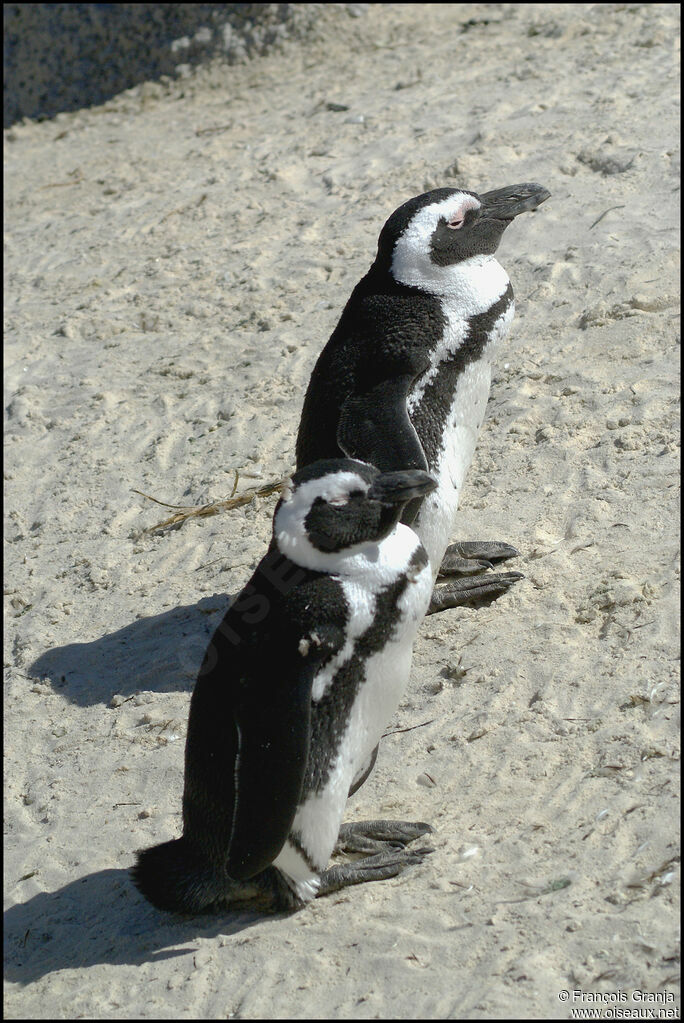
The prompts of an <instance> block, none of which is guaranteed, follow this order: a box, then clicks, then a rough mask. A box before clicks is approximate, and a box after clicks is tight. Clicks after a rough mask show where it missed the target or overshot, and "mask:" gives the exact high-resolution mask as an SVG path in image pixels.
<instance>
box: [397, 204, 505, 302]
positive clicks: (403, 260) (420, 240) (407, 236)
mask: <svg viewBox="0 0 684 1023" xmlns="http://www.w3.org/2000/svg"><path fill="white" fill-rule="evenodd" d="M481 205H482V204H481V203H480V200H479V199H476V198H475V196H474V195H468V193H467V192H456V193H455V194H454V195H450V196H449V198H448V199H442V200H441V202H435V203H432V204H431V205H430V206H423V208H422V209H420V210H418V212H417V213H415V214H414V216H413V217H412V219H411V221H410V223H409V225H408V227H407V228H406V229H405V230H404V232H403V233H402V235H401V237H400V238H399V239H398V241H397V243H396V245H395V246H394V253H393V254H392V276H393V277H394V279H395V280H397V281H399V282H400V283H401V284H408V285H410V286H411V287H414V288H420V289H421V290H422V291H428V292H430V293H431V294H434V295H446V294H453V293H454V288H456V289H458V287H459V284H458V279H457V278H458V275H457V274H456V277H455V276H454V271H457V270H458V267H459V266H460V265H461V264H455V265H453V266H437V265H436V263H433V261H432V258H431V255H430V248H431V242H432V236H433V234H434V233H435V230H436V228H437V225H438V224H439V222H440V221H441V220H446V221H447V223H454V224H457V223H459V222H461V221H462V220H463V218H464V217H465V215H466V213H467V212H468V210H479V209H480V206H481ZM453 230H454V231H458V230H459V228H457V227H454V228H453ZM472 258H474V259H478V260H486V259H489V258H490V257H488V256H475V257H472ZM464 262H466V263H469V262H470V260H465V261H464Z"/></svg>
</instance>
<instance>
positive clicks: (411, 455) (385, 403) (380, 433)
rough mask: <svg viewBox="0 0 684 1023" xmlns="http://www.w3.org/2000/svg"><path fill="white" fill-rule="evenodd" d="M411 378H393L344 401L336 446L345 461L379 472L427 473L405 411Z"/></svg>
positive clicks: (422, 452) (418, 442)
mask: <svg viewBox="0 0 684 1023" xmlns="http://www.w3.org/2000/svg"><path fill="white" fill-rule="evenodd" d="M414 378H415V374H413V373H411V374H404V375H402V376H397V377H393V378H392V379H390V380H383V381H382V382H381V383H379V384H376V385H375V386H374V387H372V388H370V390H368V391H365V392H364V393H363V394H350V395H349V396H348V397H347V399H346V400H345V402H344V404H343V405H342V408H341V410H340V419H339V423H338V426H337V443H338V445H339V447H340V448H341V450H342V451H343V452H344V453H345V455H346V456H347V458H358V459H359V460H360V461H362V462H370V463H371V465H374V466H376V468H378V469H380V470H381V472H391V471H392V470H393V469H396V470H401V469H422V470H423V471H424V472H427V470H428V463H427V458H426V457H425V452H424V451H423V445H422V444H421V443H420V440H419V438H418V434H417V433H416V430H415V428H414V426H413V423H412V422H411V420H410V418H409V414H408V410H407V408H406V401H407V397H408V392H409V388H410V386H411V384H412V382H413V380H414Z"/></svg>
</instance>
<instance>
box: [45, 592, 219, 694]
mask: <svg viewBox="0 0 684 1023" xmlns="http://www.w3.org/2000/svg"><path fill="white" fill-rule="evenodd" d="M230 600H231V598H230V596H229V595H228V594H225V593H222V594H215V595H214V596H213V597H204V598H203V599H202V600H200V601H199V602H198V603H197V604H192V605H188V606H185V607H176V608H173V610H171V611H165V612H164V613H163V614H159V615H153V616H151V617H149V618H138V619H136V620H135V621H134V622H131V623H130V625H126V626H124V628H123V629H119V630H118V631H117V632H112V633H108V634H107V635H104V636H102V637H101V638H100V639H96V640H93V642H91V643H69V644H68V645H67V646H62V647H55V648H54V649H53V650H48V651H46V652H45V653H44V654H41V656H40V657H39V658H38V659H37V660H36V661H34V662H33V664H32V665H31V667H30V668H29V671H30V673H31V675H32V676H34V677H38V678H42V679H49V681H50V682H51V684H52V686H53V688H54V689H55V690H56V691H57V692H59V693H60V694H61V695H62V696H64V698H65V699H67V700H69V701H70V702H71V703H75V704H78V705H79V706H81V707H90V706H93V705H95V704H105V705H106V704H108V703H109V701H110V700H111V698H112V697H113V696H114V695H116V694H120V695H121V696H131V695H132V694H133V693H135V692H138V691H139V690H151V691H153V692H187V691H189V690H191V689H192V688H193V686H194V683H195V679H196V677H197V672H198V671H199V667H200V664H201V663H202V658H203V656H204V652H205V650H206V649H207V646H208V643H209V639H210V637H211V635H212V633H213V631H214V630H215V628H216V626H217V625H218V624H219V622H220V620H221V618H222V617H223V615H224V614H225V613H226V611H227V609H228V606H229V604H230Z"/></svg>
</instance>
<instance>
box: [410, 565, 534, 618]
mask: <svg viewBox="0 0 684 1023" xmlns="http://www.w3.org/2000/svg"><path fill="white" fill-rule="evenodd" d="M524 578H525V576H524V575H523V574H522V572H501V573H500V574H499V575H487V576H476V577H468V578H465V579H454V580H451V581H450V582H448V583H443V584H442V585H439V586H435V588H434V590H433V591H432V597H431V598H430V606H429V607H428V609H427V611H426V612H425V613H426V614H428V615H432V614H435V613H436V612H437V611H445V610H446V609H447V608H450V607H488V606H489V605H490V604H491V603H492V601H493V600H496V598H497V597H500V596H501V594H502V593H506V591H507V590H508V589H509V588H510V587H511V586H512V585H513V583H516V582H517V581H518V580H519V579H524Z"/></svg>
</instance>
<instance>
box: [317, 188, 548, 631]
mask: <svg viewBox="0 0 684 1023" xmlns="http://www.w3.org/2000/svg"><path fill="white" fill-rule="evenodd" d="M548 197H549V192H548V191H547V190H546V189H545V188H543V187H542V186H541V185H537V184H532V183H526V184H520V185H511V186H509V187H507V188H499V189H497V190H495V191H493V192H485V193H484V194H482V195H477V194H476V193H475V192H469V191H464V190H462V189H454V188H438V189H435V190H434V191H432V192H426V193H425V194H423V195H419V196H416V197H415V198H414V199H410V200H409V201H408V202H406V203H404V204H403V205H402V206H400V207H399V208H398V209H397V210H395V212H394V213H393V214H392V216H391V217H390V218H389V220H388V221H387V223H386V224H385V226H384V227H383V229H382V231H381V233H380V238H379V242H378V253H377V256H376V259H375V262H374V263H373V265H372V266H371V268H370V270H369V271H368V273H367V274H366V276H365V277H364V278H362V280H361V281H360V282H359V283H358V284H357V286H356V287H355V288H354V291H353V292H352V294H351V297H350V298H349V301H348V302H347V305H346V306H345V308H344V311H343V313H342V316H341V319H340V322H339V323H338V325H337V327H336V329H335V331H334V332H333V334H332V336H331V338H330V340H329V341H328V343H327V345H326V346H325V348H324V349H323V351H322V353H321V355H320V357H319V359H318V362H317V363H316V366H315V367H314V370H313V373H312V375H311V380H310V382H309V387H308V390H307V393H306V398H305V401H304V408H303V411H302V418H301V422H300V426H299V434H298V438H297V466H298V467H302V466H304V465H307V464H308V463H309V462H313V461H316V460H317V459H319V458H333V457H338V456H340V455H346V456H347V457H349V458H359V459H362V460H363V461H366V462H371V463H372V464H374V465H376V466H377V467H378V468H380V469H382V470H383V471H388V470H391V469H400V468H401V469H404V468H407V467H409V466H411V467H415V468H419V469H423V470H427V471H429V472H430V473H431V474H432V475H433V476H434V477H435V479H436V480H437V483H438V486H437V489H436V490H435V492H434V493H431V494H430V495H429V496H427V497H425V498H424V499H423V500H422V501H418V500H416V501H414V502H412V503H411V504H410V505H409V506H407V508H406V511H405V513H404V516H403V521H404V522H406V523H408V524H410V525H412V526H413V528H414V529H415V530H416V532H417V533H418V536H419V537H420V539H421V541H422V542H423V545H424V546H425V548H426V550H427V552H428V556H429V558H430V563H431V565H432V569H433V575H434V577H435V579H436V578H437V576H438V574H441V575H456V574H459V573H460V574H463V575H468V576H469V575H472V574H473V573H477V572H480V571H482V570H483V569H485V568H491V567H492V563H493V562H495V561H503V560H505V559H506V558H508V557H512V556H515V555H516V554H517V551H516V550H515V548H513V547H511V546H510V545H508V544H502V543H492V542H482V543H460V544H452V545H451V546H449V547H448V549H447V545H448V542H449V534H450V531H451V527H452V524H453V520H454V516H455V513H456V509H457V507H458V498H459V492H460V490H461V487H462V485H463V481H464V479H465V475H466V472H467V470H468V467H469V465H470V462H471V460H472V457H473V452H474V450H475V444H476V441H477V436H478V433H479V430H480V427H481V425H482V421H483V418H484V414H485V407H486V404H487V398H488V396H489V388H490V383H491V366H492V360H493V358H494V357H495V354H496V351H497V349H498V348H499V346H500V344H501V342H502V340H503V339H504V338H505V336H506V334H507V333H508V329H509V327H510V323H511V320H512V319H513V312H514V303H513V289H512V288H511V283H510V281H509V279H508V275H507V274H506V271H505V270H504V269H503V267H502V266H501V265H500V264H499V263H498V262H497V261H496V259H494V255H493V254H494V252H496V250H497V248H498V245H499V242H500V241H501V237H502V235H503V232H504V231H505V229H506V228H507V227H508V225H509V224H510V223H511V221H512V220H513V219H514V218H515V217H517V216H518V215H519V214H520V213H524V212H525V211H526V210H534V209H536V208H537V207H538V206H539V205H540V204H541V203H543V202H544V201H545V200H546V199H547V198H548ZM445 552H446V556H445ZM520 578H522V577H521V576H520V574H519V573H516V572H511V573H503V574H500V575H494V576H491V575H490V576H485V577H478V578H476V579H470V578H465V579H457V580H454V581H452V582H450V583H449V584H448V585H447V586H440V587H437V588H435V591H434V594H433V598H432V602H431V605H430V611H431V612H432V611H438V610H442V609H443V608H445V607H455V606H457V605H459V604H477V603H481V602H484V601H487V600H491V599H493V598H494V597H495V596H497V595H499V594H500V593H502V592H504V591H505V590H506V589H507V588H508V586H509V585H510V584H511V583H512V582H514V581H515V580H516V579H520Z"/></svg>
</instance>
